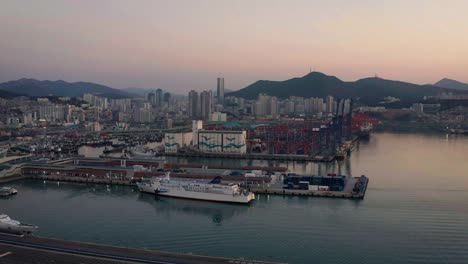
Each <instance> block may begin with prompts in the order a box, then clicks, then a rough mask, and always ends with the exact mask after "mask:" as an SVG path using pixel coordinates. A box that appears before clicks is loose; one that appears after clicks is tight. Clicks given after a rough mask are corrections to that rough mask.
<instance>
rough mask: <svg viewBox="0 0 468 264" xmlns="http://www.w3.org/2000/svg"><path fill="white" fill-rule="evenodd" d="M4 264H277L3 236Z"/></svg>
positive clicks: (1, 260)
mask: <svg viewBox="0 0 468 264" xmlns="http://www.w3.org/2000/svg"><path fill="white" fill-rule="evenodd" d="M0 263H5V264H36V263H67V264H69V263H71V264H74V263H81V264H94V263H104V264H107V263H108V264H114V263H116V264H117V263H157V264H179V263H180V264H189V263H190V264H191V263H193V264H204V263H206V264H234V263H239V264H240V263H243V264H270V263H271V264H273V262H264V261H254V260H244V259H234V258H222V257H209V256H199V255H193V254H180V253H170V252H164V251H155V250H143V249H133V248H124V247H114V246H105V245H97V244H90V243H81V242H74V241H67V240H60V239H51V238H44V237H36V236H14V235H8V234H1V233H0Z"/></svg>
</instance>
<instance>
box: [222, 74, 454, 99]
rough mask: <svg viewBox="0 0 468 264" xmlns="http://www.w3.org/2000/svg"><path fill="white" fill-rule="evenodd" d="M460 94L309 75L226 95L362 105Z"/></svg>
mask: <svg viewBox="0 0 468 264" xmlns="http://www.w3.org/2000/svg"><path fill="white" fill-rule="evenodd" d="M449 91H450V92H454V93H461V91H460V90H455V89H453V88H452V87H448V88H445V87H439V86H436V85H430V84H429V85H419V84H413V83H408V82H401V81H392V80H385V79H382V78H377V77H373V78H365V79H360V80H357V81H355V82H345V81H342V80H340V79H338V78H337V77H335V76H329V75H325V74H323V73H320V72H311V73H309V74H307V75H305V76H303V77H299V78H293V79H289V80H285V81H267V80H261V81H257V82H255V83H253V84H251V85H249V86H247V87H245V88H243V89H240V90H238V91H235V92H232V93H229V96H236V97H243V98H245V99H256V98H257V96H258V94H259V93H266V94H268V95H272V96H277V97H280V98H287V97H288V96H301V97H325V96H327V95H333V96H336V97H342V98H343V97H350V98H361V99H364V100H363V101H380V100H382V99H383V98H384V97H386V96H393V97H397V98H401V99H404V100H420V99H422V98H423V97H424V96H425V95H436V94H438V93H441V92H449Z"/></svg>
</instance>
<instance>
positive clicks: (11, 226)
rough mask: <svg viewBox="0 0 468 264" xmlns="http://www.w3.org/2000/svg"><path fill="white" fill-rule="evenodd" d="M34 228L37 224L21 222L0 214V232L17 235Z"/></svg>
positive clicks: (27, 233)
mask: <svg viewBox="0 0 468 264" xmlns="http://www.w3.org/2000/svg"><path fill="white" fill-rule="evenodd" d="M36 229H37V226H34V225H30V224H25V223H21V222H19V221H16V220H13V219H11V218H10V217H9V216H8V215H6V214H0V232H4V233H10V234H17V235H29V234H31V233H32V232H34V230H36Z"/></svg>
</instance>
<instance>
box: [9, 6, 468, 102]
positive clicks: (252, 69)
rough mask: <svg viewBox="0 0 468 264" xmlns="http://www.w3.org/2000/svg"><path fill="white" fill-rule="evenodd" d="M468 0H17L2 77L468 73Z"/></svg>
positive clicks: (172, 83)
mask: <svg viewBox="0 0 468 264" xmlns="http://www.w3.org/2000/svg"><path fill="white" fill-rule="evenodd" d="M111 3H112V4H111ZM467 8H468V3H467V2H465V1H451V2H450V5H447V4H444V3H442V2H440V1H412V2H410V3H408V2H406V1H392V2H390V3H383V2H371V1H361V2H352V3H350V2H347V1H329V2H327V3H323V2H320V1H295V2H294V3H292V4H291V3H286V2H271V1H257V2H255V3H250V2H247V1H238V2H227V1H226V2H225V1H201V2H196V3H192V2H181V1H171V2H164V1H141V2H138V4H135V3H133V2H130V1H100V2H98V3H95V2H92V1H80V2H72V1H41V2H35V1H5V2H3V3H2V9H1V10H0V22H1V23H0V33H1V34H2V36H3V39H4V40H7V41H2V42H1V43H0V50H1V51H2V52H1V53H0V54H1V55H0V81H1V82H4V81H9V80H15V79H20V78H23V77H26V78H36V79H40V80H58V79H63V80H66V81H69V82H76V81H90V82H95V83H101V84H104V85H108V86H110V87H114V88H120V89H121V88H126V87H143V88H159V87H161V88H163V89H165V90H168V91H171V92H174V93H179V94H185V93H186V92H188V91H189V90H192V89H194V90H197V91H202V90H206V89H215V84H214V81H213V80H214V79H215V78H216V77H219V76H223V77H225V78H226V81H227V83H226V87H225V89H229V90H238V89H241V88H244V87H245V86H247V85H249V84H251V83H253V82H255V81H257V80H265V79H266V80H285V79H288V78H292V77H295V76H302V75H305V74H306V73H308V72H309V69H313V70H316V71H320V72H323V73H326V74H329V75H334V76H338V77H339V78H340V79H343V80H346V81H353V80H356V79H360V78H365V77H370V76H374V75H375V74H377V75H379V76H381V77H382V78H386V79H393V80H401V81H407V82H413V83H418V84H424V83H434V82H436V81H438V80H440V79H442V78H445V77H447V78H452V79H456V80H459V81H462V82H468V76H466V74H465V73H464V69H465V68H466V67H467V66H468V65H467V64H468V45H467V44H468V39H467V37H466V36H468V29H466V28H465V27H464V26H463V25H464V23H463V22H464V10H467ZM136 17H137V18H138V19H135V18H136ZM278 18H282V19H278ZM59 21H60V23H57V22H59ZM215 22H216V23H215ZM370 22H372V23H370ZM30 43H34V45H30Z"/></svg>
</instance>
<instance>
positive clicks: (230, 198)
mask: <svg viewBox="0 0 468 264" xmlns="http://www.w3.org/2000/svg"><path fill="white" fill-rule="evenodd" d="M157 195H160V196H166V197H174V198H181V199H190V200H199V201H211V202H223V203H241V204H247V203H249V202H250V201H252V200H254V199H255V195H254V194H253V193H250V194H248V195H225V194H215V193H203V192H200V193H198V192H187V191H184V190H164V189H162V190H161V191H159V192H157Z"/></svg>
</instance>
